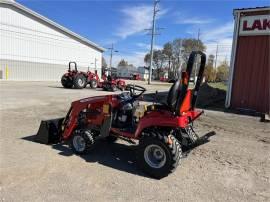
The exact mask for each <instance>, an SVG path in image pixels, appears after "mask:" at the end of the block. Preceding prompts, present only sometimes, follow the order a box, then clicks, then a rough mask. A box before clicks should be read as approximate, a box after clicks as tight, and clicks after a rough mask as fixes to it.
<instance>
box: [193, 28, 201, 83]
mask: <svg viewBox="0 0 270 202" xmlns="http://www.w3.org/2000/svg"><path fill="white" fill-rule="evenodd" d="M200 35H201V30H200V28H199V30H198V38H197V47H196V49H197V51H199V40H200ZM197 69H198V59H197V58H196V64H195V72H194V83H196V80H197V79H196V73H197Z"/></svg>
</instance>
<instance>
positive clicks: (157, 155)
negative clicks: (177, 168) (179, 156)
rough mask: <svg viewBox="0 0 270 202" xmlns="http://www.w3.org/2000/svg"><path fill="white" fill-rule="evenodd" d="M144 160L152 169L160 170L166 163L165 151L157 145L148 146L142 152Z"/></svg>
mask: <svg viewBox="0 0 270 202" xmlns="http://www.w3.org/2000/svg"><path fill="white" fill-rule="evenodd" d="M144 159H145V161H146V163H147V164H148V165H149V166H150V167H152V168H161V167H163V166H164V165H165V163H166V154H165V151H164V150H163V149H162V148H161V147H160V146H158V145H154V144H151V145H148V146H147V147H146V148H145V150H144Z"/></svg>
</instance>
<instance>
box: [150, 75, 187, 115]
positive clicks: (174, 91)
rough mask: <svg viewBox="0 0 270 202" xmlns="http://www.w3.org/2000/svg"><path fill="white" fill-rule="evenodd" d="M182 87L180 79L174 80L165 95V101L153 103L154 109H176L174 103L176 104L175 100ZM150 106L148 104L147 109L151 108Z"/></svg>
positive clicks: (172, 110) (173, 110)
mask: <svg viewBox="0 0 270 202" xmlns="http://www.w3.org/2000/svg"><path fill="white" fill-rule="evenodd" d="M181 88H182V84H181V81H180V79H178V80H176V81H175V82H174V84H173V85H172V86H171V88H170V90H169V92H168V95H167V102H166V103H164V102H162V103H157V104H155V105H154V109H158V110H168V111H171V112H175V111H176V105H177V100H178V98H179V96H180V91H181ZM151 108H152V106H149V107H148V109H149V110H151Z"/></svg>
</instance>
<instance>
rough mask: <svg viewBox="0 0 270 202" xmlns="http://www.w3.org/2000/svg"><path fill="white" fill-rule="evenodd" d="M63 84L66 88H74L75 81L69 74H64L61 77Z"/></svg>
mask: <svg viewBox="0 0 270 202" xmlns="http://www.w3.org/2000/svg"><path fill="white" fill-rule="evenodd" d="M61 84H62V86H63V87H64V88H72V86H73V82H72V79H70V78H69V77H68V76H65V75H63V76H62V78H61Z"/></svg>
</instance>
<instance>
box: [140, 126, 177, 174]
mask: <svg viewBox="0 0 270 202" xmlns="http://www.w3.org/2000/svg"><path fill="white" fill-rule="evenodd" d="M181 157H182V150H181V146H180V144H179V142H178V141H177V139H176V138H175V137H174V136H173V135H168V134H167V133H166V132H162V131H159V132H158V131H154V130H149V131H147V132H144V133H143V136H142V137H141V139H140V142H139V148H138V151H137V164H138V166H139V167H140V168H141V169H142V170H143V172H145V173H146V174H148V175H150V176H152V177H154V178H157V179H160V178H163V177H166V176H167V175H168V174H170V173H172V172H174V170H175V169H176V168H177V166H178V165H179V164H180V160H181Z"/></svg>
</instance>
